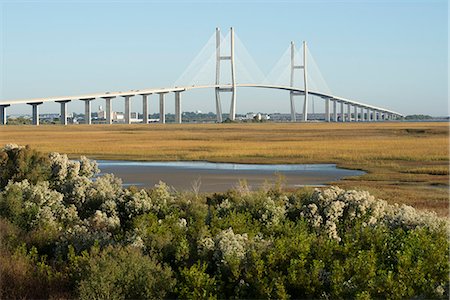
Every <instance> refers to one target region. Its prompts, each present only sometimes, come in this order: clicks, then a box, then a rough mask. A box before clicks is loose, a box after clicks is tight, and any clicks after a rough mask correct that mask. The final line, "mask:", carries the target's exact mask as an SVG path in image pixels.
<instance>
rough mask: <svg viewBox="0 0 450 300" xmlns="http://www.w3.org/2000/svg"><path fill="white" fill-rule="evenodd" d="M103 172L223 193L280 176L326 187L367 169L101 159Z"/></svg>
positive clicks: (126, 181)
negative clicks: (242, 185)
mask: <svg viewBox="0 0 450 300" xmlns="http://www.w3.org/2000/svg"><path fill="white" fill-rule="evenodd" d="M97 163H98V164H99V168H100V170H101V172H102V173H101V174H105V173H113V174H114V175H116V176H117V177H119V178H121V179H122V181H123V185H124V186H130V185H135V186H138V187H154V185H155V184H157V183H158V182H159V181H163V182H165V183H167V184H168V185H169V186H173V187H174V188H175V189H176V190H180V191H181V190H192V189H193V187H199V190H200V191H201V192H223V191H226V190H229V189H230V188H233V187H235V186H236V185H237V184H238V183H239V180H246V181H247V183H248V185H249V186H251V187H252V188H253V189H257V188H259V187H261V186H262V185H264V184H265V182H268V183H270V184H273V183H275V182H276V181H277V180H278V178H279V177H280V175H281V176H282V178H283V182H284V184H285V186H286V187H291V188H295V187H301V186H323V185H326V184H327V183H329V182H333V181H337V180H339V179H342V178H343V177H347V176H359V175H363V174H365V172H363V171H357V170H348V169H341V168H337V167H336V165H334V164H273V165H264V164H259V165H258V164H232V163H211V162H201V161H200V162H198V161H195V162H194V161H188V162H186V161H184V162H139V161H111V160H98V161H97Z"/></svg>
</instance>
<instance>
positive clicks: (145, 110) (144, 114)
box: [142, 94, 148, 124]
mask: <svg viewBox="0 0 450 300" xmlns="http://www.w3.org/2000/svg"><path fill="white" fill-rule="evenodd" d="M147 97H148V94H145V95H142V123H144V124H148V99H147Z"/></svg>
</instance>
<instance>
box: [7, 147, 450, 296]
mask: <svg viewBox="0 0 450 300" xmlns="http://www.w3.org/2000/svg"><path fill="white" fill-rule="evenodd" d="M98 172H99V170H98V168H97V165H96V163H95V162H94V161H90V160H88V159H86V158H84V157H82V158H81V159H80V160H79V161H70V160H69V159H68V158H67V156H66V155H61V154H58V153H52V154H50V155H44V154H42V153H39V152H37V151H35V150H32V149H30V148H28V147H26V148H23V147H18V146H15V145H7V146H6V147H5V148H4V149H3V150H2V151H1V152H0V180H1V181H0V215H1V219H0V233H1V236H0V238H1V240H0V252H1V256H0V260H1V261H0V274H1V275H2V276H1V277H0V298H2V299H5V298H68V297H79V298H81V299H92V298H97V299H124V298H135V299H137V298H145V299H148V298H183V299H198V298H212V299H215V298H282V299H287V298H326V299H329V298H333V299H340V298H364V299H370V298H392V299H399V298H427V299H428V298H437V299H439V298H440V299H448V297H449V282H448V279H449V278H448V274H449V270H450V269H449V253H448V247H449V241H448V232H449V231H448V228H449V227H448V226H449V225H448V223H447V220H444V219H441V218H439V217H437V216H436V214H434V213H429V212H421V211H416V210H415V209H414V208H412V207H410V206H405V205H402V206H398V205H390V204H388V203H387V202H385V201H383V200H376V199H375V198H374V197H373V196H371V195H370V194H369V193H367V192H364V191H355V190H348V191H345V190H342V189H340V188H337V187H331V188H326V189H322V190H314V191H308V190H298V191H295V192H283V190H282V189H281V187H280V186H279V185H275V186H272V187H267V188H265V189H262V190H260V191H256V192H251V191H249V189H248V187H247V186H246V185H245V183H243V184H241V185H240V186H239V187H237V188H236V189H235V190H231V191H229V192H227V193H223V194H214V195H209V196H208V195H199V194H195V193H176V192H173V191H171V190H170V189H169V188H168V187H167V186H166V185H165V184H164V183H160V184H159V185H157V186H155V188H153V189H150V190H137V189H135V188H129V189H123V188H122V186H121V182H120V179H118V178H116V177H114V176H113V175H110V174H108V175H104V176H97V177H95V176H96V175H97V174H98ZM93 178H95V180H93Z"/></svg>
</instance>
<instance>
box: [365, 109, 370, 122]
mask: <svg viewBox="0 0 450 300" xmlns="http://www.w3.org/2000/svg"><path fill="white" fill-rule="evenodd" d="M366 121H367V122H370V109H369V108H367V109H366Z"/></svg>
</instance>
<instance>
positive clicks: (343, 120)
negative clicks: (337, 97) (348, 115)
mask: <svg viewBox="0 0 450 300" xmlns="http://www.w3.org/2000/svg"><path fill="white" fill-rule="evenodd" d="M341 122H345V111H344V102H342V101H341Z"/></svg>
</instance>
